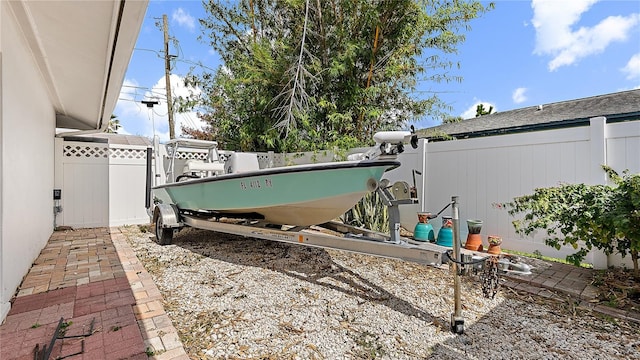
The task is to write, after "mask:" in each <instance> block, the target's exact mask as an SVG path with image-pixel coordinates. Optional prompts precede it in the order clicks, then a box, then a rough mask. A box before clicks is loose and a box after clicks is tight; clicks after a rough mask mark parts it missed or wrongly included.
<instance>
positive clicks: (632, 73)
mask: <svg viewBox="0 0 640 360" xmlns="http://www.w3.org/2000/svg"><path fill="white" fill-rule="evenodd" d="M621 70H622V72H624V73H626V74H627V79H628V80H633V79H636V78H640V53H637V54H635V55H633V56H632V57H631V59H629V62H628V63H627V65H626V66H625V67H623V68H622V69H621Z"/></svg>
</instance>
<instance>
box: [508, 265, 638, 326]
mask: <svg viewBox="0 0 640 360" xmlns="http://www.w3.org/2000/svg"><path fill="white" fill-rule="evenodd" d="M549 265H550V266H549V267H547V268H544V269H532V272H533V274H532V275H513V274H509V273H507V274H506V275H505V276H504V277H505V278H506V281H505V282H504V285H505V286H507V287H510V288H513V289H516V290H521V291H526V292H529V293H531V294H535V295H540V296H544V297H546V298H555V299H559V300H565V299H566V298H567V297H570V298H571V299H572V300H574V301H576V302H578V303H579V306H580V307H582V308H586V309H590V310H592V311H596V312H599V313H602V314H606V315H609V316H613V317H616V318H620V319H624V320H627V321H633V322H636V323H640V313H639V312H634V311H625V310H619V309H614V308H611V307H608V306H606V305H600V304H597V303H596V302H594V301H593V300H595V299H596V298H597V297H598V289H597V288H596V287H595V286H593V285H591V281H592V280H593V272H594V271H595V270H593V269H586V268H580V267H576V266H572V265H567V264H562V263H556V262H551V263H549Z"/></svg>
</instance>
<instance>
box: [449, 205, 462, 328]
mask: <svg viewBox="0 0 640 360" xmlns="http://www.w3.org/2000/svg"><path fill="white" fill-rule="evenodd" d="M451 217H452V220H453V258H454V261H452V262H451V266H452V268H453V272H454V274H453V300H454V311H453V313H452V314H451V331H452V332H454V333H456V334H458V335H461V334H463V333H464V318H463V317H462V303H461V302H460V291H461V290H460V264H459V262H460V260H461V256H460V224H459V216H458V197H457V196H452V197H451Z"/></svg>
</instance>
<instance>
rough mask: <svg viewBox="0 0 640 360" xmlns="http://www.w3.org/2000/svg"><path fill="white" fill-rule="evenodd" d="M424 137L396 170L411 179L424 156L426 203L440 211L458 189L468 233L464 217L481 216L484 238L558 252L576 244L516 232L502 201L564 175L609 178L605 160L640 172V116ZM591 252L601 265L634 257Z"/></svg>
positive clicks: (569, 179) (576, 179) (577, 179)
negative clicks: (441, 137) (561, 244)
mask: <svg viewBox="0 0 640 360" xmlns="http://www.w3.org/2000/svg"><path fill="white" fill-rule="evenodd" d="M470 121H473V120H470ZM421 145H422V146H424V149H422V148H421V149H419V150H418V151H416V152H415V153H411V152H408V153H407V155H405V154H403V155H402V156H401V158H400V160H401V162H402V163H403V166H402V168H401V169H402V174H401V175H397V176H398V177H399V178H403V179H404V180H405V181H408V180H409V179H411V167H412V166H413V167H414V168H415V167H416V166H417V165H416V162H418V163H419V162H420V160H419V159H418V160H417V161H416V156H417V157H420V156H423V157H424V158H425V168H426V176H425V177H424V183H423V186H424V188H423V193H424V194H423V195H422V196H424V201H423V204H424V209H426V210H428V211H430V212H432V213H435V212H437V211H439V210H440V209H441V208H442V207H443V206H444V205H445V204H447V202H449V201H450V200H451V196H452V195H457V196H459V203H460V205H459V206H460V219H461V238H462V240H463V241H464V239H466V235H467V229H466V219H481V220H483V221H484V226H483V228H482V234H483V238H484V239H485V246H486V245H487V244H486V237H487V235H493V234H495V235H499V236H502V238H503V245H502V246H503V248H506V249H512V250H519V251H524V252H528V253H533V252H534V251H536V250H537V251H540V252H541V253H542V254H544V255H548V256H554V257H560V258H564V257H565V256H566V255H568V254H572V253H574V252H575V250H574V249H573V248H562V249H560V250H559V251H557V250H555V249H553V248H551V247H548V246H546V245H545V244H544V240H543V236H542V235H544V234H542V233H540V234H537V235H536V236H534V237H526V238H523V237H521V236H519V235H517V234H516V233H515V231H514V228H513V225H512V221H513V220H514V218H512V217H510V216H509V215H508V214H507V211H506V210H505V209H502V208H500V207H499V206H497V205H496V204H500V203H504V202H509V201H511V200H512V199H513V198H514V197H517V196H521V195H525V194H531V193H532V192H533V191H534V189H536V188H539V187H550V186H557V185H559V184H560V183H587V184H604V183H606V181H607V179H606V175H605V173H604V172H603V171H602V169H601V165H603V164H607V165H609V166H611V167H613V168H614V169H615V170H616V171H618V172H622V171H623V170H625V169H629V170H630V171H631V172H633V173H638V172H640V121H630V122H621V123H612V124H607V123H606V121H605V119H604V118H603V117H599V118H593V119H591V124H590V126H583V127H575V128H568V129H557V130H546V131H537V132H527V133H520V134H511V135H499V136H488V137H480V138H472V139H465V140H453V141H442V142H434V143H427V144H424V143H421ZM423 154H424V155H423ZM409 164H412V166H411V165H409ZM407 165H409V166H407ZM419 190H420V188H419ZM444 214H445V215H449V214H450V211H446V212H445V213H444ZM405 222H407V223H413V224H415V222H416V219H415V214H411V213H406V212H405V213H403V224H404V223H405ZM433 225H434V227H435V228H436V231H437V229H438V228H439V227H440V220H439V219H437V220H433ZM406 226H407V225H405V227H406ZM586 260H587V261H588V262H590V263H592V264H594V266H596V267H598V268H603V267H607V266H608V265H621V264H626V265H627V266H629V264H630V261H629V260H628V259H625V260H621V258H620V257H619V256H610V257H609V258H607V256H605V255H604V254H602V253H601V252H599V251H592V252H591V253H590V254H589V256H588V257H587V259H586Z"/></svg>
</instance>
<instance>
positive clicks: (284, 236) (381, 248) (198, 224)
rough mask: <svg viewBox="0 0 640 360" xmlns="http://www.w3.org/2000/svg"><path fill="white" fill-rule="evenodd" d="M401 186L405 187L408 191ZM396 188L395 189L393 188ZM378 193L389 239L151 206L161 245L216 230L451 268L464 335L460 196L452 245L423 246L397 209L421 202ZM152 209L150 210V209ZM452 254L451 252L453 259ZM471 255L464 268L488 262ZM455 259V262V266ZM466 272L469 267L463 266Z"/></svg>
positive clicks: (345, 228) (333, 226)
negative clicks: (189, 230) (190, 232)
mask: <svg viewBox="0 0 640 360" xmlns="http://www.w3.org/2000/svg"><path fill="white" fill-rule="evenodd" d="M405 185H406V184H403V185H402V186H405ZM394 186H395V184H394ZM377 191H378V193H379V194H380V195H381V196H382V198H383V199H385V204H386V205H387V206H388V209H389V222H390V224H389V228H390V229H391V231H390V235H387V234H383V233H380V232H375V231H370V230H367V229H362V228H357V227H354V226H350V225H347V224H343V223H339V222H329V223H325V224H321V225H319V226H310V227H288V226H280V225H278V226H274V225H271V224H268V223H265V222H264V221H262V220H253V219H233V218H227V217H224V216H216V215H215V214H212V213H194V212H186V211H184V212H181V211H179V210H178V209H177V208H176V207H175V206H173V205H168V204H156V205H155V206H154V207H153V212H152V214H153V222H154V224H155V231H156V237H157V239H158V242H159V243H160V244H162V245H169V244H171V241H172V239H173V234H174V231H175V230H177V229H180V228H182V227H185V226H189V227H193V228H197V229H203V230H211V231H217V232H221V233H226V234H234V235H240V236H245V237H251V238H258V239H264V240H274V241H280V242H285V243H290V244H300V245H307V246H314V247H321V248H327V249H336V250H344V251H350V252H354V253H359V254H366V255H374V256H380V257H386V258H394V259H399V260H403V261H410V262H415V263H419V264H425V265H431V266H440V265H442V264H443V263H447V262H448V263H449V264H450V266H452V267H453V271H454V274H455V275H454V298H455V299H454V300H455V301H454V303H455V311H454V313H452V315H451V331H452V332H454V333H456V334H462V333H463V332H464V318H463V317H462V314H461V312H462V305H461V301H460V298H461V294H460V279H459V276H460V274H461V272H462V271H463V268H459V267H460V265H461V264H463V262H462V261H461V259H462V253H461V249H460V238H459V228H458V226H459V225H458V208H457V197H453V198H452V203H451V205H452V217H453V227H454V228H453V230H454V231H453V232H454V246H453V250H452V249H451V248H449V247H444V246H440V245H437V244H434V243H429V242H420V241H415V240H413V239H409V238H405V237H401V236H400V212H399V209H398V206H399V205H402V204H415V203H417V199H400V200H396V199H393V197H392V195H391V193H390V192H389V190H388V188H385V187H379V188H378V190H377ZM150 210H151V209H150ZM450 253H452V254H451V255H450ZM472 255H473V254H472V253H471V252H468V251H465V257H464V258H465V261H466V264H469V265H471V264H472V263H481V262H483V261H484V258H480V259H478V258H477V256H475V257H474V258H475V260H473V261H472ZM452 259H457V261H452ZM462 266H463V267H464V266H465V265H462Z"/></svg>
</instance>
